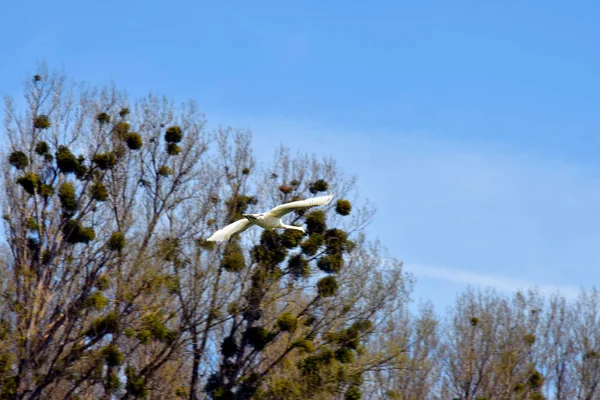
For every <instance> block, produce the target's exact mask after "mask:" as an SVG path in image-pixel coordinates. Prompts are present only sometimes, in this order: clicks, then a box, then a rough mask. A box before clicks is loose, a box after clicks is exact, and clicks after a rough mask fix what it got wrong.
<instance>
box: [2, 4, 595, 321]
mask: <svg viewBox="0 0 600 400" xmlns="http://www.w3.org/2000/svg"><path fill="white" fill-rule="evenodd" d="M221 3H222V4H219V5H217V2H211V3H209V2H202V1H177V0H172V1H169V2H158V1H144V2H142V1H127V2H120V1H115V0H103V1H85V2H82V1H67V0H62V1H59V0H56V1H53V2H42V1H31V0H19V1H17V0H3V1H2V2H0V37H1V40H0V54H1V55H2V56H1V57H0V92H1V94H3V95H6V94H8V95H13V96H18V95H19V94H20V93H21V92H20V91H21V87H22V82H23V80H24V79H26V78H27V77H28V76H29V74H30V73H31V72H32V71H33V70H34V68H35V66H36V63H37V62H39V61H46V62H47V63H48V64H49V66H50V67H51V68H64V70H65V71H66V72H67V74H68V75H70V76H71V77H73V78H75V79H76V80H82V79H85V80H87V81H88V82H90V83H94V84H104V83H109V82H111V81H114V82H115V83H116V84H117V85H118V86H120V87H123V88H126V89H127V90H128V91H129V92H130V93H131V94H132V95H144V94H146V93H148V92H150V91H152V92H154V93H161V94H163V93H164V94H166V95H168V96H169V97H172V98H175V99H178V100H185V99H188V98H193V99H195V100H197V102H198V103H199V105H200V106H201V107H202V109H203V110H204V111H205V112H206V113H207V117H208V119H209V121H210V123H211V124H215V125H216V124H218V123H223V124H231V125H237V126H242V127H248V128H251V129H252V130H253V132H254V135H255V142H256V143H257V145H259V146H260V148H264V149H265V151H264V153H262V154H261V153H257V156H258V157H259V158H263V159H270V157H271V154H272V153H271V149H272V147H273V146H275V145H277V144H279V143H280V142H281V143H283V144H286V145H288V146H291V147H292V148H296V149H299V150H307V151H311V152H316V153H325V154H328V155H332V156H334V157H335V158H337V159H338V160H339V162H340V164H341V166H342V167H344V168H345V169H347V171H348V172H349V173H355V174H357V175H358V177H359V184H360V193H361V195H363V196H366V197H369V198H370V199H371V200H372V201H373V202H374V203H375V204H376V205H377V207H378V214H377V217H376V219H375V221H374V222H373V224H372V225H371V226H370V228H369V229H370V231H371V233H372V234H373V235H375V236H378V237H379V238H380V239H381V240H382V242H383V243H384V244H385V245H386V246H387V247H388V248H389V249H390V252H391V253H392V254H393V255H395V256H397V257H399V258H401V259H403V260H404V261H405V262H406V264H407V268H408V269H409V270H411V272H413V273H414V274H415V276H416V278H417V279H418V283H417V287H416V291H415V296H416V297H417V298H419V297H423V298H430V299H432V301H433V302H434V304H435V305H436V306H437V308H438V309H443V308H444V307H446V306H447V305H449V304H450V303H451V302H452V299H453V298H454V295H455V293H456V292H457V291H459V290H461V289H462V288H464V286H465V285H466V284H469V283H472V284H492V283H497V284H498V285H499V286H500V287H501V288H502V289H506V290H511V289H514V288H516V287H526V286H528V285H530V284H537V285H540V287H541V288H542V289H544V290H554V289H556V288H560V289H562V290H563V291H564V292H565V293H567V294H570V295H572V294H573V293H574V291H575V290H576V289H577V288H578V287H590V286H591V285H592V284H594V283H595V282H599V281H600V252H599V251H598V250H597V249H598V248H600V247H599V245H600V169H599V164H600V163H599V157H598V154H599V152H600V135H598V132H599V128H600V113H599V112H598V106H599V105H600V78H599V74H598V71H600V53H599V52H598V43H599V42H600V24H599V23H598V22H599V21H600V4H598V3H597V2H592V1H587V2H586V1H574V2H566V1H541V0H539V1H535V0H530V1H516V0H508V1H486V2H476V1H461V0H457V1H453V2H447V1H419V2H397V1H379V2H373V3H370V4H372V5H369V3H367V2H359V1H352V2H341V1H329V2H322V1H321V2H317V1H304V2H295V5H291V2H275V1H272V2H251V3H248V2H240V1H230V2H226V4H225V2H221ZM284 3H288V5H284Z"/></svg>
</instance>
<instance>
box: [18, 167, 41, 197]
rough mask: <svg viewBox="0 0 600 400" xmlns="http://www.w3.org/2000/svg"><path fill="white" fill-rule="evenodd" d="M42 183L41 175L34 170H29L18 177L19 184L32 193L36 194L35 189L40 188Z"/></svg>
mask: <svg viewBox="0 0 600 400" xmlns="http://www.w3.org/2000/svg"><path fill="white" fill-rule="evenodd" d="M39 183H40V177H39V176H38V175H37V174H34V173H33V172H28V173H26V174H25V175H23V176H21V177H19V178H17V184H19V185H21V186H22V187H23V189H24V190H25V191H26V192H27V193H29V194H30V195H33V194H35V190H36V189H37V188H38V186H39Z"/></svg>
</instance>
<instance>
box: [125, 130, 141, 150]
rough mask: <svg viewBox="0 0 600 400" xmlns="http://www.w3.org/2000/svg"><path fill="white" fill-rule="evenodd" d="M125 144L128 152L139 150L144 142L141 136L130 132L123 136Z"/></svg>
mask: <svg viewBox="0 0 600 400" xmlns="http://www.w3.org/2000/svg"><path fill="white" fill-rule="evenodd" d="M125 142H126V143H127V147H129V149H130V150H139V149H141V148H142V145H143V144H144V141H143V140H142V135H140V134H139V133H137V132H130V133H128V134H127V135H126V136H125Z"/></svg>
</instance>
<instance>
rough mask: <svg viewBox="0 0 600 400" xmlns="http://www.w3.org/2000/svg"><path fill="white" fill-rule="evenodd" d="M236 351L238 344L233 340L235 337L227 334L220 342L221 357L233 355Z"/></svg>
mask: <svg viewBox="0 0 600 400" xmlns="http://www.w3.org/2000/svg"><path fill="white" fill-rule="evenodd" d="M237 352H238V345H237V343H236V342H235V338H234V337H232V336H227V337H226V338H225V339H224V340H223V343H222V344H221V353H222V354H223V357H225V358H229V357H233V356H234V355H235V354H236V353H237Z"/></svg>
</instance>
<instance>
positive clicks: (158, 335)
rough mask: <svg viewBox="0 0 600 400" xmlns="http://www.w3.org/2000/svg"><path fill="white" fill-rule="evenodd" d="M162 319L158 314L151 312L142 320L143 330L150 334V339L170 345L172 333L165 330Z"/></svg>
mask: <svg viewBox="0 0 600 400" xmlns="http://www.w3.org/2000/svg"><path fill="white" fill-rule="evenodd" d="M163 320H164V317H163V315H162V314H161V313H160V312H152V313H150V314H147V315H145V316H144V317H143V318H142V326H143V329H144V330H146V331H148V332H150V335H151V337H152V339H155V340H158V341H161V342H164V343H170V342H171V341H172V340H173V333H172V332H171V331H170V330H169V329H168V328H167V326H166V325H165V322H164V321H163Z"/></svg>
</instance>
